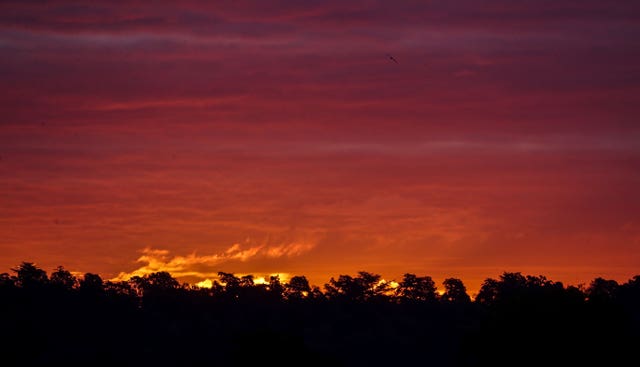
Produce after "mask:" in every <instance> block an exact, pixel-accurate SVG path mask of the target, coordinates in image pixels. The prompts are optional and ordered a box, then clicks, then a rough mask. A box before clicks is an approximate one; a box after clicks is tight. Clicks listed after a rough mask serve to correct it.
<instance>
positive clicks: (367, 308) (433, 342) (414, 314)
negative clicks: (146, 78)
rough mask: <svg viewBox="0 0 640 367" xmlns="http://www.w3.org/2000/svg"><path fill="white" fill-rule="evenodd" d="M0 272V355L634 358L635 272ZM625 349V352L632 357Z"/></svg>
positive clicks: (475, 360)
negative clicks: (568, 282) (445, 275)
mask: <svg viewBox="0 0 640 367" xmlns="http://www.w3.org/2000/svg"><path fill="white" fill-rule="evenodd" d="M14 272H15V273H16V274H15V275H9V274H2V275H0V314H1V316H0V327H1V329H0V330H1V332H2V334H3V340H4V341H2V342H1V346H0V353H1V354H0V365H4V366H9V365H14V364H15V365H22V366H29V365H38V366H69V365H83V366H93V365H113V366H488V365H491V366H496V365H505V366H506V365H509V366H523V365H536V366H537V365H547V366H555V365H568V366H576V365H580V364H586V365H603V366H616V365H635V364H636V363H638V356H637V351H638V345H640V276H636V277H634V278H633V279H631V280H629V281H628V282H627V283H624V284H618V283H616V282H615V281H611V280H605V279H601V278H598V279H595V280H594V281H593V282H592V283H591V285H590V286H589V287H587V288H584V289H582V288H576V287H565V286H563V285H562V284H561V283H557V282H553V281H549V280H547V279H546V278H544V277H542V276H536V277H534V276H523V275H521V274H520V273H504V274H503V275H502V276H501V277H500V279H497V280H495V279H487V280H486V281H485V283H484V285H483V288H482V290H481V291H480V293H479V294H478V295H477V297H476V299H475V300H474V301H471V300H470V299H469V297H468V295H467V294H466V290H465V289H464V285H463V284H462V282H461V281H459V280H457V279H450V280H448V282H447V281H445V292H444V294H439V293H437V292H436V288H435V284H434V283H433V281H432V280H431V278H430V277H415V276H413V275H412V274H407V275H406V276H405V279H404V280H403V282H401V283H400V286H399V287H397V288H395V289H391V288H389V287H388V285H385V284H384V283H381V282H380V277H379V276H378V275H375V274H370V273H366V272H361V273H359V275H358V276H356V277H350V276H346V275H345V276H340V278H339V279H338V280H335V279H331V281H330V282H329V283H328V284H326V285H325V288H324V291H320V289H319V288H317V287H310V286H309V284H308V282H306V279H305V278H304V277H294V278H292V279H291V280H290V281H289V283H285V284H283V283H280V282H279V279H277V278H272V279H271V282H270V283H269V284H264V285H258V284H254V283H253V280H252V279H251V278H250V277H242V278H238V277H235V276H234V275H233V274H227V273H220V275H221V280H222V281H224V283H223V284H224V286H223V285H221V284H215V285H214V288H213V289H198V288H195V287H190V286H188V285H180V284H179V283H178V282H177V281H176V280H175V279H174V278H172V277H171V276H170V274H168V273H154V274H150V275H147V276H145V277H135V278H132V279H131V280H129V281H128V282H118V283H113V282H103V281H102V279H100V277H99V276H97V275H95V274H86V275H85V276H84V278H83V279H81V280H79V281H78V280H77V279H75V278H74V277H73V276H71V274H69V273H68V272H67V271H65V270H64V269H62V268H59V269H58V270H57V271H56V272H54V273H52V274H51V276H50V277H49V276H47V274H46V273H45V272H44V271H42V270H41V269H38V268H37V267H35V266H34V265H33V264H30V263H23V264H22V265H21V266H20V267H18V268H17V269H14ZM626 361H629V362H628V363H631V364H628V363H625V362H626Z"/></svg>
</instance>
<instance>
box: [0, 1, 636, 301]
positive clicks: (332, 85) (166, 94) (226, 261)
mask: <svg viewBox="0 0 640 367" xmlns="http://www.w3.org/2000/svg"><path fill="white" fill-rule="evenodd" d="M87 4H89V2H86V1H77V2H73V1H23V0H20V1H2V3H1V4H0V88H1V91H0V272H5V271H6V272H10V268H11V267H15V266H16V265H18V264H19V263H20V262H21V261H33V262H35V263H36V264H37V265H38V266H40V267H42V268H44V269H45V270H47V271H48V272H50V271H52V270H53V269H54V268H55V267H56V266H58V265H63V266H65V267H66V268H67V269H69V270H72V271H78V272H94V273H99V274H100V275H101V276H103V277H104V278H105V279H113V278H118V279H126V278H127V277H128V276H130V275H132V274H145V273H147V272H150V271H158V270H168V271H170V272H171V273H172V274H174V275H175V276H177V277H178V278H179V279H180V280H182V281H188V282H190V283H195V282H198V281H202V280H204V279H214V278H215V274H216V273H217V272H218V271H225V272H233V273H237V274H248V273H251V274H255V275H256V276H263V275H266V274H272V273H282V274H283V276H285V277H286V276H287V274H288V275H290V276H291V275H306V276H307V277H308V278H309V279H310V281H311V283H313V284H316V285H319V286H322V285H323V284H324V283H326V282H327V281H328V280H329V279H330V278H331V277H337V276H338V275H340V274H350V275H355V274H356V272H357V271H360V270H365V271H370V272H374V273H378V274H381V275H382V276H383V277H384V278H385V279H388V280H391V279H395V280H400V279H401V277H402V274H403V273H406V272H411V273H415V274H418V275H421V276H422V275H430V276H432V277H433V279H434V280H435V281H436V283H437V285H438V287H439V288H440V289H442V285H441V282H442V280H444V279H445V278H447V277H456V278H460V279H462V280H463V281H464V283H465V284H466V285H467V288H468V289H469V291H470V293H473V292H475V291H477V289H478V288H479V286H480V284H481V282H482V280H484V279H485V278H488V277H494V278H495V277H498V276H499V275H500V274H501V273H502V272H504V271H520V272H523V273H525V274H532V275H539V274H542V275H546V276H547V277H548V278H550V279H552V280H556V281H563V282H565V283H567V284H573V285H578V284H580V283H587V284H588V283H589V282H590V281H591V280H592V279H593V278H595V277H598V276H602V277H605V278H611V279H615V280H618V281H626V280H627V279H629V278H630V277H631V276H633V275H636V274H640V193H639V191H638V190H639V189H640V121H639V118H640V2H638V1H637V0H629V1H595V0H575V1H555V0H554V1H546V0H539V1H533V0H523V1H513V0H495V1H476V0H461V1H451V0H440V1H426V0H423V1H343V0H336V1H333V0H328V1H327V0H324V1H258V0H255V1H245V0H233V1H184V2H180V5H176V4H175V2H173V1H166V2H161V1H159V2H153V3H151V2H146V1H131V2H126V3H122V5H115V4H116V2H113V1H103V2H102V1H95V2H90V4H91V5H87ZM118 4H120V3H118ZM389 56H392V57H393V58H395V60H397V63H396V62H394V61H393V60H392V59H391V58H390V57H389Z"/></svg>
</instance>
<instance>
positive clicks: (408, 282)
mask: <svg viewBox="0 0 640 367" xmlns="http://www.w3.org/2000/svg"><path fill="white" fill-rule="evenodd" d="M398 284H399V285H398V287H397V288H396V295H397V297H399V298H400V300H401V301H402V302H428V301H435V300H436V290H437V288H436V283H435V282H434V281H433V279H432V278H431V277H430V276H424V277H418V276H416V275H415V274H411V273H406V274H405V275H404V277H403V278H402V281H401V282H400V283H398Z"/></svg>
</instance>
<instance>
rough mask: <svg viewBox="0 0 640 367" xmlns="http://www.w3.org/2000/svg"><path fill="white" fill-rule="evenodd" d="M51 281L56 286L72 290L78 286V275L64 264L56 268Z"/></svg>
mask: <svg viewBox="0 0 640 367" xmlns="http://www.w3.org/2000/svg"><path fill="white" fill-rule="evenodd" d="M49 281H50V283H51V285H53V286H54V287H56V288H58V289H61V290H65V291H70V290H72V289H74V288H76V287H77V286H78V280H77V279H76V277H75V276H73V274H71V272H69V271H68V270H66V269H65V268H64V267H62V266H58V267H57V268H56V270H55V271H54V272H53V273H51V278H50V279H49Z"/></svg>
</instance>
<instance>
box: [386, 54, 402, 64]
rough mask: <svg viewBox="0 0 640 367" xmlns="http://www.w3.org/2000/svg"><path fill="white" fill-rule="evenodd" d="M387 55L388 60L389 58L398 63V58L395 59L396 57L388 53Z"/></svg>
mask: <svg viewBox="0 0 640 367" xmlns="http://www.w3.org/2000/svg"><path fill="white" fill-rule="evenodd" d="M387 57H388V58H389V60H391V61H393V62H395V63H396V64H399V62H398V60H396V58H395V57H393V56H391V55H389V54H387Z"/></svg>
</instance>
